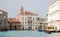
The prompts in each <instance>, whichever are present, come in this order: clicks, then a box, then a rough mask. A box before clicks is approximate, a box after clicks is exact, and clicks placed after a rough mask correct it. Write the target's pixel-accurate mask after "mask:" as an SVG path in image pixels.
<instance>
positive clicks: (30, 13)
mask: <svg viewBox="0 0 60 37" xmlns="http://www.w3.org/2000/svg"><path fill="white" fill-rule="evenodd" d="M21 14H23V15H24V14H25V15H37V14H34V13H32V12H29V11H25V12H21Z"/></svg>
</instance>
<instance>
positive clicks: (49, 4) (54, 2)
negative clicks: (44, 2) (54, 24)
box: [49, 0, 60, 6]
mask: <svg viewBox="0 0 60 37" xmlns="http://www.w3.org/2000/svg"><path fill="white" fill-rule="evenodd" d="M56 1H60V0H54V1H53V2H51V3H50V4H49V6H51V5H52V4H53V3H55V2H56Z"/></svg>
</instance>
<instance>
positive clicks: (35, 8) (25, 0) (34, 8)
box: [0, 0, 52, 18]
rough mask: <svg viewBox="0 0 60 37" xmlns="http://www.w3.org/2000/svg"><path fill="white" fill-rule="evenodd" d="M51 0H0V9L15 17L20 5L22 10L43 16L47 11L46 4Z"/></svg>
mask: <svg viewBox="0 0 60 37" xmlns="http://www.w3.org/2000/svg"><path fill="white" fill-rule="evenodd" d="M51 1H52V0H0V9H1V10H4V11H6V12H7V13H8V17H9V18H10V17H14V18H15V17H16V15H17V14H18V13H19V11H20V8H21V6H23V8H24V10H26V11H30V12H33V13H36V14H38V16H39V17H42V18H45V17H46V14H47V12H48V5H49V4H50V2H51Z"/></svg>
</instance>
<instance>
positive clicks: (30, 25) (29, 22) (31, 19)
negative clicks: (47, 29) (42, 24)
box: [17, 7, 39, 30]
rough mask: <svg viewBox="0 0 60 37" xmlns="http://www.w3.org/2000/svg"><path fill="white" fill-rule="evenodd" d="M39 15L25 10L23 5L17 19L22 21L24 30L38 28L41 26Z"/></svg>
mask: <svg viewBox="0 0 60 37" xmlns="http://www.w3.org/2000/svg"><path fill="white" fill-rule="evenodd" d="M37 17H38V16H37V14H34V13H32V12H29V11H24V10H23V7H21V10H20V13H19V14H18V15H17V20H19V21H21V26H22V27H21V29H22V30H24V29H25V30H37V29H38V26H39V24H38V22H37Z"/></svg>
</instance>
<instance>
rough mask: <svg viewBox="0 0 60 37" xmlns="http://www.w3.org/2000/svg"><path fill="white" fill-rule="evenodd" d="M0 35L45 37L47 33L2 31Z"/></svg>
mask: <svg viewBox="0 0 60 37" xmlns="http://www.w3.org/2000/svg"><path fill="white" fill-rule="evenodd" d="M0 37H47V33H44V32H38V31H2V32H0Z"/></svg>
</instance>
